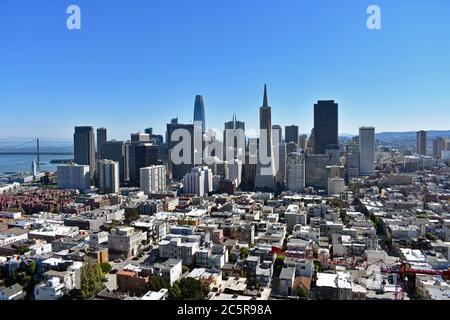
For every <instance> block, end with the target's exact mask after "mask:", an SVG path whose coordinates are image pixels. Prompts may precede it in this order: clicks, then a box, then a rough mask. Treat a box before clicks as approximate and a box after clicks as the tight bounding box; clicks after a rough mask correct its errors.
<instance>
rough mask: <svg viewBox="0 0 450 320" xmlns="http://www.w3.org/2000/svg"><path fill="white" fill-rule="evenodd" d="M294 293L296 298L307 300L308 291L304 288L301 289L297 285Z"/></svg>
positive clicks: (300, 286)
mask: <svg viewBox="0 0 450 320" xmlns="http://www.w3.org/2000/svg"><path fill="white" fill-rule="evenodd" d="M295 293H296V294H297V297H300V298H308V296H309V292H308V290H307V289H306V288H305V287H303V286H302V285H299V286H298V287H297V289H296V290H295Z"/></svg>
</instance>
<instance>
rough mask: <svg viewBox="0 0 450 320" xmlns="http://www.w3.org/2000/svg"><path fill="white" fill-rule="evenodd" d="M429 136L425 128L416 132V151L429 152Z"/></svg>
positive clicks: (420, 152) (422, 153) (419, 152)
mask: <svg viewBox="0 0 450 320" xmlns="http://www.w3.org/2000/svg"><path fill="white" fill-rule="evenodd" d="M427 146H428V137H427V132H426V131H424V130H420V131H417V134H416V152H417V153H418V154H421V155H426V154H427V149H428V148H427Z"/></svg>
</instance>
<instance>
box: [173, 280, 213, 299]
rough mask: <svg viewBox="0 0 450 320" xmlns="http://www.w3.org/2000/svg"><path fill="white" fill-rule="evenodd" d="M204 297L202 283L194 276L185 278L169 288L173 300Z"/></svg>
mask: <svg viewBox="0 0 450 320" xmlns="http://www.w3.org/2000/svg"><path fill="white" fill-rule="evenodd" d="M204 298H205V293H204V290H203V288H202V284H201V282H200V281H198V280H196V279H194V278H183V279H181V280H179V281H177V282H175V283H174V285H173V286H172V287H171V288H170V289H169V299H171V300H203V299H204Z"/></svg>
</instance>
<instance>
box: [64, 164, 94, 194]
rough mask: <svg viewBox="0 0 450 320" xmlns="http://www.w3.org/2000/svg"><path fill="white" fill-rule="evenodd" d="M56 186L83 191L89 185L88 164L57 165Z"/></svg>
mask: <svg viewBox="0 0 450 320" xmlns="http://www.w3.org/2000/svg"><path fill="white" fill-rule="evenodd" d="M57 175H58V188H59V189H77V190H81V191H85V190H87V189H89V187H90V172H89V166H88V165H78V164H70V165H64V166H58V169H57Z"/></svg>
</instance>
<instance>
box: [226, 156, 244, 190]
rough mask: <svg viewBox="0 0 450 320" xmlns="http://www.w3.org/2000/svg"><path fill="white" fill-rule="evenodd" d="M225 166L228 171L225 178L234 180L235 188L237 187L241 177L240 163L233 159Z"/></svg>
mask: <svg viewBox="0 0 450 320" xmlns="http://www.w3.org/2000/svg"><path fill="white" fill-rule="evenodd" d="M227 166H228V170H227V171H226V172H227V177H226V178H227V179H230V180H236V182H237V183H236V186H239V185H240V184H241V177H242V161H240V160H238V159H234V160H232V161H228V162H227Z"/></svg>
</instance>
